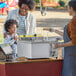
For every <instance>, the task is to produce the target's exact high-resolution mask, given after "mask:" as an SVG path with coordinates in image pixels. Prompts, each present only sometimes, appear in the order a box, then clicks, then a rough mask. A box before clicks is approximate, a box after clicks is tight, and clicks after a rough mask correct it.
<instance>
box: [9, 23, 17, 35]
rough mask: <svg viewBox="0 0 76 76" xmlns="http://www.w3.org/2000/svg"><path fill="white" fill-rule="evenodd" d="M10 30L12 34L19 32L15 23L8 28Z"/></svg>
mask: <svg viewBox="0 0 76 76" xmlns="http://www.w3.org/2000/svg"><path fill="white" fill-rule="evenodd" d="M8 31H9V33H10V34H14V33H16V32H17V26H16V24H13V25H12V26H10V27H9V29H8Z"/></svg>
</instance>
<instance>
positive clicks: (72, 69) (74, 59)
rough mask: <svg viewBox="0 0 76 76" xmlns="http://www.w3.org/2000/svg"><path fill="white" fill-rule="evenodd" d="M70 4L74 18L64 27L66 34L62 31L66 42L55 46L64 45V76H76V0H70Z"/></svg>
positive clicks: (69, 7)
mask: <svg viewBox="0 0 76 76" xmlns="http://www.w3.org/2000/svg"><path fill="white" fill-rule="evenodd" d="M68 5H69V6H68V11H69V14H70V15H71V16H72V17H73V18H72V19H71V21H70V22H69V24H67V25H66V26H65V27H64V34H62V33H60V34H61V35H64V36H63V37H64V43H63V44H55V48H60V47H64V63H63V72H62V76H76V1H74V0H73V1H70V2H69V4H68ZM51 30H52V29H50V31H51ZM53 31H55V32H56V33H57V30H54V29H53ZM58 32H59V31H58Z"/></svg>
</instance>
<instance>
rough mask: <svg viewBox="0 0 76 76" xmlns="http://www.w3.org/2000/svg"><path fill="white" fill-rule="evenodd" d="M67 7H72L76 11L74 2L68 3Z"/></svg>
mask: <svg viewBox="0 0 76 76" xmlns="http://www.w3.org/2000/svg"><path fill="white" fill-rule="evenodd" d="M68 5H69V6H70V7H72V8H73V10H74V11H76V0H72V1H70V2H69V3H68Z"/></svg>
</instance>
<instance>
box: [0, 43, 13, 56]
mask: <svg viewBox="0 0 76 76" xmlns="http://www.w3.org/2000/svg"><path fill="white" fill-rule="evenodd" d="M0 47H1V49H2V51H3V52H4V54H5V55H8V54H12V51H13V50H12V48H11V46H10V45H9V44H2V45H0Z"/></svg>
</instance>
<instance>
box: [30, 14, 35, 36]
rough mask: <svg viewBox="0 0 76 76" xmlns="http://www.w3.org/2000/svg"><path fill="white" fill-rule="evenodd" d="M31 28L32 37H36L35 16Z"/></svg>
mask: <svg viewBox="0 0 76 76" xmlns="http://www.w3.org/2000/svg"><path fill="white" fill-rule="evenodd" d="M30 22H31V23H30V24H31V26H30V33H31V35H34V34H36V18H35V16H33V15H32V18H31V21H30Z"/></svg>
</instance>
